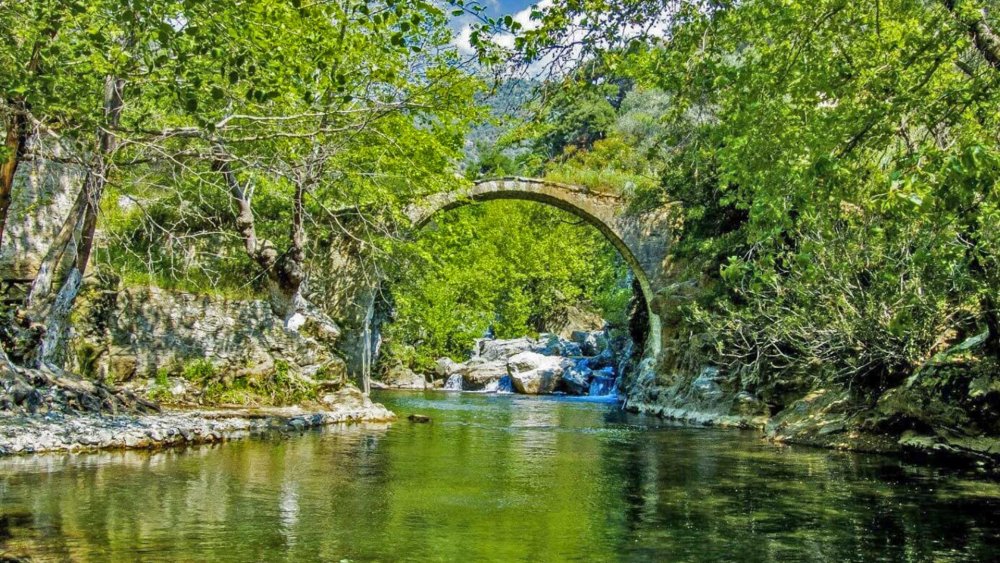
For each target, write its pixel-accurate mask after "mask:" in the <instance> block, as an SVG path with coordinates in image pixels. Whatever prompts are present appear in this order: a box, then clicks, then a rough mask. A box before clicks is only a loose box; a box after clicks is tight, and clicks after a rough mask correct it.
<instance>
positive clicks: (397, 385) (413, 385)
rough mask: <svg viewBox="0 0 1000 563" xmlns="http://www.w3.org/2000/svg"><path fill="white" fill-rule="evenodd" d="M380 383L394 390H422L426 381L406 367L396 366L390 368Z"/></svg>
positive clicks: (425, 385)
mask: <svg viewBox="0 0 1000 563" xmlns="http://www.w3.org/2000/svg"><path fill="white" fill-rule="evenodd" d="M382 382H383V383H385V384H386V385H388V386H389V387H392V388H394V389H424V388H426V387H427V380H426V379H424V376H422V375H420V374H418V373H414V371H413V370H411V369H410V368H408V367H406V366H402V365H397V366H394V367H393V368H391V369H390V370H389V371H388V372H386V374H385V375H384V376H382Z"/></svg>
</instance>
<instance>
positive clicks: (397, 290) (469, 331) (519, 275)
mask: <svg viewBox="0 0 1000 563" xmlns="http://www.w3.org/2000/svg"><path fill="white" fill-rule="evenodd" d="M397 256H398V257H399V260H400V263H399V266H398V268H397V269H396V272H397V274H396V276H395V277H394V278H393V279H392V280H391V286H390V288H389V292H390V293H391V296H392V299H393V301H394V305H395V321H394V322H393V323H392V324H391V325H390V326H389V327H388V328H387V330H386V331H385V335H386V341H387V344H388V346H389V348H390V354H392V355H394V357H395V359H397V360H399V361H400V362H402V363H404V364H407V365H411V366H414V367H423V368H426V367H428V366H430V365H432V363H433V361H434V360H435V359H436V358H438V357H441V356H451V357H452V358H454V359H458V360H460V359H463V358H464V356H465V355H466V353H467V352H468V350H469V349H470V347H471V344H472V342H473V340H474V339H476V338H480V337H482V336H483V334H484V333H485V332H486V331H487V329H489V328H490V327H492V328H493V330H494V332H495V334H496V336H497V337H498V338H513V337H518V336H523V335H528V334H534V333H536V332H537V331H538V330H539V327H540V325H541V324H542V323H543V321H544V319H545V317H546V315H547V314H548V313H550V312H551V311H553V310H554V309H556V308H557V307H559V306H565V305H577V304H581V303H582V304H589V306H590V307H595V308H597V309H598V310H599V311H600V312H601V313H602V314H603V315H604V316H605V318H606V319H608V320H609V321H611V322H613V323H617V324H624V323H625V319H624V318H623V317H624V311H625V309H626V307H627V303H628V300H629V298H630V297H631V287H630V285H629V284H628V283H627V281H626V279H625V278H626V276H627V266H625V264H624V262H623V260H622V259H621V258H620V257H619V255H618V254H617V252H616V251H615V250H614V248H613V247H612V246H611V244H610V243H609V242H607V240H606V239H604V237H603V235H601V234H600V232H598V231H597V229H595V228H594V227H592V226H590V225H587V224H585V223H582V220H580V219H578V218H576V217H574V216H572V215H570V214H568V213H566V212H564V211H560V210H557V209H554V208H551V207H548V206H543V205H540V204H536V203H527V202H514V201H511V202H491V203H484V204H479V205H473V206H468V207H464V208H461V209H458V210H455V211H453V212H449V213H444V214H441V215H440V216H438V217H436V218H435V222H434V223H432V225H430V226H428V227H427V228H426V229H425V230H424V231H423V232H422V233H421V235H420V238H419V239H418V240H417V241H416V242H415V243H413V244H411V245H404V246H402V247H400V248H398V249H397ZM407 344H409V345H412V347H409V346H407Z"/></svg>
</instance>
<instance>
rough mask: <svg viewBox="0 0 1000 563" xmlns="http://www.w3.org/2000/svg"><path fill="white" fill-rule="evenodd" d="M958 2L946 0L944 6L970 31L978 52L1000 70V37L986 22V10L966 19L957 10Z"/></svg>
mask: <svg viewBox="0 0 1000 563" xmlns="http://www.w3.org/2000/svg"><path fill="white" fill-rule="evenodd" d="M955 4H956V0H944V5H945V6H946V7H947V8H948V10H949V11H950V12H951V13H952V14H953V15H954V16H955V18H956V19H958V21H959V22H960V23H961V24H962V25H963V26H965V28H966V29H967V30H968V34H969V37H971V38H972V43H973V44H974V45H975V46H976V50H978V51H979V53H980V54H981V55H982V56H983V58H984V59H986V62H987V63H989V65H990V66H992V67H993V68H995V69H998V70H1000V36H998V35H997V34H996V33H994V31H993V30H992V29H991V28H990V25H989V23H987V22H986V9H985V8H983V9H980V10H979V12H978V16H976V17H973V18H965V17H963V16H962V14H961V13H960V12H959V11H958V10H957V9H956V5H955Z"/></svg>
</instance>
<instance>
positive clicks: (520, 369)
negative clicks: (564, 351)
mask: <svg viewBox="0 0 1000 563" xmlns="http://www.w3.org/2000/svg"><path fill="white" fill-rule="evenodd" d="M507 372H508V373H509V374H510V377H511V380H512V381H513V384H514V389H515V390H516V391H517V392H518V393H523V394H526V395H540V394H546V393H552V392H553V391H555V390H556V387H558V385H559V382H560V381H561V379H562V374H563V359H562V358H559V357H556V356H545V355H543V354H539V353H536V352H522V353H520V354H517V355H516V356H513V357H511V358H510V359H509V360H508V361H507Z"/></svg>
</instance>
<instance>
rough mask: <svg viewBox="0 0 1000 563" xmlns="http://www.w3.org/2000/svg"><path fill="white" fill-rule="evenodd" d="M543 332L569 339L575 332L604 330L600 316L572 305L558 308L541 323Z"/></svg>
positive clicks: (603, 322) (603, 323)
mask: <svg viewBox="0 0 1000 563" xmlns="http://www.w3.org/2000/svg"><path fill="white" fill-rule="evenodd" d="M542 324H543V330H544V331H545V332H551V333H554V334H557V335H559V336H560V337H562V338H565V339H571V336H572V334H573V333H574V332H576V331H597V330H601V329H602V328H604V325H605V321H604V319H603V318H601V315H599V314H597V313H595V312H593V311H590V310H588V309H582V308H580V307H576V306H573V305H563V306H558V307H556V308H555V309H554V310H552V311H551V312H550V313H549V314H548V315H546V317H545V319H543V321H542Z"/></svg>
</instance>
